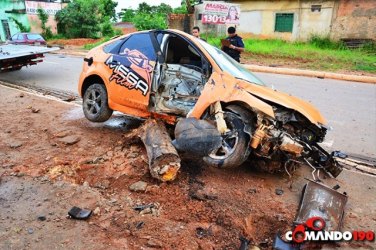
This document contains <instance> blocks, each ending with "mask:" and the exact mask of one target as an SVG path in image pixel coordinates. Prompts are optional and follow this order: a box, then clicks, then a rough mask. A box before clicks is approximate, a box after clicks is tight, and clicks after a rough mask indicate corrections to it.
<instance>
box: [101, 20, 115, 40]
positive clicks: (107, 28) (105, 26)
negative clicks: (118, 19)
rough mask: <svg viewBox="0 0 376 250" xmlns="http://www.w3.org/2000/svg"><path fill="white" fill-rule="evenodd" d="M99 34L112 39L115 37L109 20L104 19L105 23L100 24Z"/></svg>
mask: <svg viewBox="0 0 376 250" xmlns="http://www.w3.org/2000/svg"><path fill="white" fill-rule="evenodd" d="M101 33H102V36H108V37H113V36H114V35H115V30H114V28H113V27H112V24H111V22H110V18H108V17H106V18H105V21H104V22H103V23H102V24H101Z"/></svg>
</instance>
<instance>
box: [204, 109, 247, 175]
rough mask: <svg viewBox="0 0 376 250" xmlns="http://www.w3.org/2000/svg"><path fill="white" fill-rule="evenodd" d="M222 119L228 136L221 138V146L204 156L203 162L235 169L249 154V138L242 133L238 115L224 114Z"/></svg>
mask: <svg viewBox="0 0 376 250" xmlns="http://www.w3.org/2000/svg"><path fill="white" fill-rule="evenodd" d="M224 119H225V121H226V124H227V127H228V128H229V129H230V133H229V134H230V135H224V136H222V146H221V147H220V148H219V149H218V150H215V152H212V153H211V154H209V155H208V156H205V157H204V162H205V163H206V164H207V165H209V166H214V167H219V168H235V167H238V166H240V165H241V164H242V163H244V162H245V161H246V160H247V158H248V156H249V154H250V152H251V150H250V147H249V141H250V136H249V135H248V134H247V133H246V132H244V123H243V121H242V119H241V118H240V117H239V116H238V115H236V114H234V113H232V112H225V113H224Z"/></svg>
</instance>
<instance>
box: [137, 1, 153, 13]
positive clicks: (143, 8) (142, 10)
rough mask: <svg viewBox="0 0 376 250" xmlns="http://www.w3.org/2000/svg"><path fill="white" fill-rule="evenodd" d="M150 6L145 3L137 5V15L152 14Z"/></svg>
mask: <svg viewBox="0 0 376 250" xmlns="http://www.w3.org/2000/svg"><path fill="white" fill-rule="evenodd" d="M152 10H153V8H152V6H150V5H149V4H147V3H145V2H142V3H140V4H139V5H138V9H137V12H138V13H147V14H151V13H152Z"/></svg>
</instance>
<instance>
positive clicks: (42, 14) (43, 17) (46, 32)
mask: <svg viewBox="0 0 376 250" xmlns="http://www.w3.org/2000/svg"><path fill="white" fill-rule="evenodd" d="M37 14H38V18H39V20H40V22H41V27H42V30H43V31H42V36H43V37H44V38H45V39H50V38H51V37H52V36H53V34H52V31H51V27H49V26H46V24H47V21H48V14H47V12H46V11H45V10H43V9H41V8H38V9H37Z"/></svg>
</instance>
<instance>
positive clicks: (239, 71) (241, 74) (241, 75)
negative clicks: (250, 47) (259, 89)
mask: <svg viewBox="0 0 376 250" xmlns="http://www.w3.org/2000/svg"><path fill="white" fill-rule="evenodd" d="M198 41H199V42H200V44H201V45H202V46H203V47H204V48H205V49H206V51H207V52H208V53H209V54H210V55H211V56H212V57H213V59H214V61H215V62H216V63H217V64H218V66H219V67H220V68H221V69H222V70H223V71H226V72H227V73H229V74H231V75H232V76H234V77H235V78H237V79H241V80H245V81H247V82H251V83H255V84H257V85H262V86H265V83H263V82H262V81H261V80H260V79H259V78H258V77H256V76H255V75H254V74H252V73H251V72H250V71H249V70H247V69H246V68H244V67H243V66H242V65H241V64H240V63H238V62H237V61H235V60H234V59H232V58H231V57H230V56H229V55H227V54H226V53H225V52H223V51H222V50H219V49H217V48H216V47H214V46H212V45H210V44H208V43H207V42H205V41H202V40H201V39H198Z"/></svg>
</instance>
